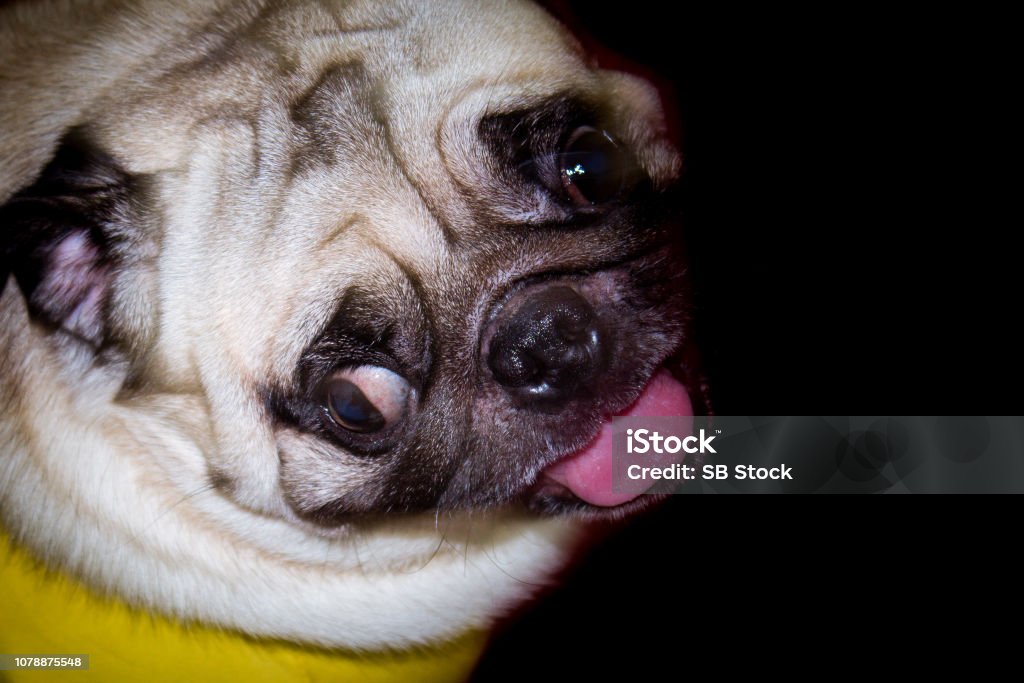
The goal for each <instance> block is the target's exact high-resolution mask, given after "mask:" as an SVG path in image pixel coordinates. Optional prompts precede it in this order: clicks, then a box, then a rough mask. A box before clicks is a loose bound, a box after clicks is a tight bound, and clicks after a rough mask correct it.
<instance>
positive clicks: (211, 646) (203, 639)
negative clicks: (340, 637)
mask: <svg viewBox="0 0 1024 683" xmlns="http://www.w3.org/2000/svg"><path fill="white" fill-rule="evenodd" d="M0 586H2V587H3V588H2V596H3V597H2V603H0V652H4V653H8V654H88V655H89V673H88V674H86V676H87V678H88V679H89V680H93V681H144V682H145V683H163V682H164V681H167V682H169V683H170V682H172V681H173V683H180V682H181V681H231V682H232V683H239V682H241V681H244V682H245V683H264V682H266V683H287V682H288V681H304V682H305V681H360V682H363V681H368V682H371V681H372V682H377V681H380V682H383V681H403V682H404V681H430V682H431V683H434V682H437V681H461V680H464V679H465V678H466V677H467V676H468V675H469V672H470V671H471V669H472V667H473V664H474V663H475V662H476V659H477V657H478V656H479V654H480V651H481V649H482V648H483V644H484V636H483V634H479V633H475V634H470V635H467V636H465V637H463V638H460V639H459V640H457V641H455V642H453V643H450V644H448V645H444V646H442V647H439V648H430V649H421V650H416V651H410V652H401V653H375V654H356V653H352V652H344V651H334V650H324V649H316V648H307V647H301V646H298V645H294V644H292V643H284V642H278V641H263V640H257V639H252V638H248V637H246V636H242V635H239V634H236V633H230V632H225V631H221V630H218V629H214V628H208V627H204V626H191V625H183V624H180V623H178V622H176V621H173V620H171V619H167V618H164V617H158V616H154V615H150V614H146V613H143V612H140V611H138V610H135V609H133V608H130V607H128V606H127V605H126V604H124V603H123V602H121V601H118V600H113V599H106V598H102V597H99V596H97V595H96V594H94V593H92V592H91V591H89V590H88V589H86V588H85V587H84V586H82V585H81V584H80V583H78V582H77V581H74V580H72V579H69V578H67V577H65V576H63V575H60V574H55V573H53V572H49V571H46V570H44V569H43V568H42V567H41V566H40V565H39V563H37V562H36V561H35V560H34V559H33V558H31V557H30V556H29V555H28V554H27V553H26V552H25V551H24V550H22V549H20V548H15V547H13V545H12V543H11V542H10V540H9V539H8V537H7V535H6V534H4V533H3V532H2V531H0ZM64 675H65V676H66V677H67V680H72V677H75V676H78V677H80V676H82V674H81V673H80V672H77V671H69V672H64ZM5 676H6V678H4V680H11V681H21V680H26V681H29V680H31V681H41V680H47V681H48V680H53V679H51V678H48V677H46V676H47V674H46V673H44V672H41V671H5V672H3V673H2V674H0V677H5ZM54 678H59V680H64V678H60V677H59V676H54ZM74 680H78V678H74ZM82 680H85V679H82Z"/></svg>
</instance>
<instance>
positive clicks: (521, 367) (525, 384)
mask: <svg viewBox="0 0 1024 683" xmlns="http://www.w3.org/2000/svg"><path fill="white" fill-rule="evenodd" d="M604 336H605V335H604V333H603V332H602V330H601V326H600V324H599V320H598V316H597V314H596V313H595V312H594V309H593V308H591V306H590V304H589V303H587V301H586V299H584V298H583V297H582V296H580V295H579V294H577V293H576V291H575V290H573V289H572V288H570V287H567V286H565V285H555V286H551V287H547V288H545V289H542V290H540V291H537V292H534V293H531V294H530V295H529V296H528V297H527V298H526V299H525V301H523V302H522V303H521V304H520V305H519V306H518V308H516V309H515V310H514V311H512V312H511V313H510V314H508V315H507V316H506V317H503V318H502V319H500V320H499V323H498V328H497V330H496V332H495V333H494V337H493V338H492V339H491V344H490V350H489V351H488V354H487V364H488V366H489V367H490V369H491V372H492V373H493V375H494V378H495V380H497V382H498V383H499V384H501V385H503V386H504V387H505V388H506V389H507V390H508V391H509V392H510V393H512V394H513V395H515V396H516V397H517V398H519V399H520V400H522V401H523V402H524V403H529V404H535V405H542V404H550V403H551V402H554V401H562V400H565V399H569V398H573V397H575V396H577V395H579V394H580V393H581V392H582V391H584V390H585V388H586V386H587V384H588V382H589V380H591V379H592V378H593V377H594V376H595V375H596V374H597V373H598V372H599V370H600V369H601V366H602V364H603V362H604V358H603V355H604V350H603V347H604V343H605V340H604Z"/></svg>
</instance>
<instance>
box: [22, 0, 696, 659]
mask: <svg viewBox="0 0 1024 683" xmlns="http://www.w3.org/2000/svg"><path fill="white" fill-rule="evenodd" d="M150 11H153V10H152V8H146V9H144V10H138V12H139V13H140V14H142V15H144V16H148V15H145V12H150ZM131 20H133V19H132V18H131V17H129V20H126V21H127V23H126V24H124V25H122V24H117V23H116V21H115V20H109V21H110V22H114V23H112V24H104V29H105V30H107V31H109V32H111V33H114V34H116V30H115V28H111V26H114V27H117V26H121V28H122V30H123V28H124V26H127V25H129V24H130V22H131ZM161 20H162V21H166V22H167V28H166V31H165V32H164V35H161V36H157V35H155V33H156V32H152V31H151V32H150V34H153V35H150V34H147V35H146V36H145V37H138V36H137V35H133V36H132V37H128V36H127V34H125V35H124V36H122V38H121V40H124V41H125V43H124V44H122V45H120V46H119V47H120V52H116V51H115V54H114V56H111V55H110V54H108V53H103V54H102V55H100V56H94V57H93V59H96V60H104V59H109V60H112V61H111V62H110V64H109V65H106V66H103V67H102V68H103V69H109V70H110V72H111V73H114V72H115V71H116V73H117V74H118V76H117V78H112V82H111V83H108V84H106V87H104V88H103V89H102V90H101V91H98V92H95V93H91V94H90V97H88V98H86V100H87V101H84V102H83V103H82V104H81V105H79V103H76V102H65V103H62V104H61V107H62V108H63V109H62V111H66V112H68V113H67V115H66V116H64V118H60V117H58V116H52V117H51V119H50V120H52V121H53V123H52V125H50V127H49V129H47V130H45V131H42V132H39V131H37V130H35V129H32V127H31V126H28V125H27V124H22V125H19V126H18V128H20V131H21V133H20V136H19V137H18V141H14V142H17V143H18V144H19V145H22V146H23V147H24V146H25V145H27V144H30V143H26V142H23V141H21V140H26V139H27V140H30V141H31V144H30V147H31V149H30V150H28V151H26V154H25V158H26V159H27V161H26V162H25V163H26V164H28V165H31V164H32V163H33V159H37V161H35V162H34V163H35V164H36V166H41V165H43V164H41V163H39V161H38V160H41V159H44V158H46V161H45V168H44V169H43V170H42V171H41V174H39V173H38V172H37V173H36V174H34V175H35V177H36V180H35V181H34V182H32V181H31V177H33V174H29V173H25V174H22V175H23V177H26V178H29V181H30V182H31V184H30V185H29V186H28V187H25V185H26V184H27V183H26V182H24V181H20V184H19V183H13V184H12V185H11V186H10V187H5V188H4V190H5V192H7V194H10V193H11V192H13V191H14V190H18V191H17V194H16V195H15V196H14V197H13V198H11V199H10V200H9V201H8V202H7V204H6V205H5V206H4V208H3V216H2V218H3V222H4V223H5V224H6V225H5V229H7V230H9V231H10V230H11V228H16V230H13V232H14V233H16V234H17V235H19V236H20V237H19V238H18V239H16V240H12V241H11V242H10V243H9V244H7V245H6V247H5V250H6V256H7V266H8V268H9V269H10V271H11V272H12V273H13V274H14V275H15V276H16V279H17V283H18V286H19V289H20V291H21V292H22V293H23V294H24V296H25V299H26V301H27V302H28V308H29V310H30V311H31V314H32V316H33V318H34V319H35V320H36V322H37V323H38V322H42V323H44V324H45V326H46V327H45V329H46V330H47V333H46V334H47V339H49V340H50V341H48V342H47V343H50V342H52V341H53V340H54V339H57V338H60V339H62V340H63V341H60V342H59V350H58V351H55V352H54V353H55V354H56V355H57V356H60V357H61V358H64V361H61V362H62V363H64V365H63V366H62V367H63V368H64V369H62V370H61V372H62V373H63V374H62V375H61V376H62V377H63V378H64V379H63V380H62V382H63V384H65V385H68V384H71V385H72V387H73V388H81V390H82V391H86V390H87V389H88V387H89V386H91V385H88V384H87V383H84V380H82V373H92V372H97V371H98V370H97V368H105V370H104V372H107V373H109V374H110V375H111V376H116V378H117V379H116V381H112V386H115V389H114V390H112V393H111V397H110V398H109V400H111V401H112V402H113V403H116V404H117V405H118V406H119V409H128V408H130V410H131V411H133V412H132V414H133V415H136V416H139V415H145V419H144V420H142V419H140V420H139V421H137V422H135V423H129V425H128V426H127V427H125V426H124V425H122V427H121V429H125V430H127V431H129V432H133V433H135V434H142V433H146V434H150V435H152V434H154V433H156V434H159V435H160V438H162V439H163V441H161V442H160V443H159V444H158V445H156V446H153V448H152V449H151V450H152V451H154V452H156V453H157V454H159V457H161V458H163V461H164V462H163V466H164V467H167V466H168V465H167V463H168V462H169V461H173V460H174V458H175V456H173V455H170V454H168V452H170V451H174V444H176V443H179V442H181V441H188V443H189V444H191V446H192V447H193V451H194V455H193V456H192V458H191V460H189V461H188V463H187V465H186V466H183V467H182V469H181V471H180V472H179V473H178V474H176V475H174V476H175V477H176V478H177V482H176V484H175V486H176V487H177V489H178V490H180V491H183V492H186V493H188V492H190V491H204V492H205V493H207V494H208V497H209V498H212V499H215V500H216V502H215V503H209V505H211V506H214V505H215V506H219V507H217V509H218V510H222V512H218V513H216V514H218V515H237V516H238V517H239V519H241V518H242V516H243V515H249V516H250V517H252V518H260V519H267V520H272V523H273V524H277V523H279V522H283V523H284V524H285V525H286V526H285V528H290V529H293V530H294V533H295V534H297V535H300V536H303V537H306V536H309V537H325V538H334V539H338V538H342V537H345V535H346V534H352V533H355V532H353V529H356V528H360V525H373V524H377V523H379V520H380V519H381V518H387V517H388V516H390V515H402V516H404V517H407V518H413V517H416V515H417V513H426V514H425V515H424V517H425V518H429V519H432V520H436V518H437V516H438V515H440V514H445V515H448V516H449V517H453V518H454V516H458V515H460V514H463V512H464V511H480V510H484V509H491V510H510V509H521V508H526V509H530V510H532V512H533V514H537V513H540V514H541V515H544V514H550V513H562V512H567V511H573V512H577V513H583V514H584V515H585V516H602V515H605V516H607V515H615V514H619V513H621V512H622V511H623V510H626V509H629V508H630V507H636V506H639V505H640V502H639V501H635V502H628V501H619V500H617V499H616V500H612V499H610V498H608V496H607V495H606V494H600V493H598V494H595V493H593V491H591V490H589V488H588V487H589V486H590V485H591V484H592V483H593V481H594V479H595V477H597V476H598V475H596V474H594V473H593V472H590V471H589V470H588V468H589V469H593V468H595V467H597V465H595V464H594V462H595V459H594V458H593V457H590V458H589V459H587V458H583V460H582V461H581V462H583V464H580V463H576V464H575V465H574V466H573V467H574V469H572V471H570V472H568V473H567V472H566V470H567V467H566V466H565V464H564V463H565V461H566V460H567V458H570V457H571V456H572V454H574V453H576V454H578V453H580V452H581V451H584V450H586V449H587V448H588V444H590V443H591V442H593V441H594V439H595V437H596V435H597V434H598V433H599V431H600V430H601V429H602V426H603V425H606V423H607V420H608V416H609V415H611V414H613V413H615V412H617V411H621V410H623V409H625V408H627V406H629V405H631V404H633V403H634V402H635V401H636V400H637V399H638V397H641V401H643V400H644V399H643V394H644V392H645V387H647V388H648V389H647V390H646V392H647V393H648V394H650V393H651V391H652V390H651V389H650V386H651V383H650V382H651V377H652V376H654V375H655V373H656V372H657V369H658V368H659V366H661V365H662V364H663V363H664V362H665V360H666V359H667V358H668V357H669V356H670V355H671V354H672V353H673V352H675V351H676V350H677V349H678V348H679V346H680V344H681V342H682V339H683V326H682V314H683V298H682V295H683V291H684V287H683V284H682V282H681V280H680V277H681V273H682V269H681V268H680V265H679V254H678V247H677V241H676V239H675V236H674V234H673V231H672V228H671V226H672V223H671V220H670V219H671V214H672V199H671V197H672V192H671V187H672V184H673V182H674V181H675V180H676V178H677V176H678V172H679V165H680V164H679V158H678V155H677V154H676V152H675V151H674V150H673V149H672V148H671V146H670V145H669V144H668V143H667V142H666V141H665V140H664V139H663V130H664V126H663V124H662V120H661V114H660V109H659V106H658V102H657V97H656V95H655V94H654V93H653V91H652V90H651V88H650V87H649V86H647V85H646V84H644V83H642V82H640V81H637V80H635V79H633V78H631V77H627V76H624V75H621V74H615V73H608V72H603V71H599V70H595V69H593V68H591V66H590V65H588V63H587V62H586V61H585V58H584V57H583V56H582V55H581V54H580V52H579V50H578V48H577V46H576V45H575V43H573V42H572V40H571V39H570V38H569V37H567V36H566V35H565V34H564V33H563V32H562V30H561V29H560V28H559V27H558V26H557V25H556V24H554V23H553V22H552V21H551V20H550V19H548V18H547V17H546V16H545V15H543V13H541V12H540V11H539V10H538V9H536V8H534V7H532V6H528V5H520V4H518V3H491V2H467V3H417V2H411V3H401V2H396V3H378V2H367V3H351V4H345V5H344V6H341V5H338V6H333V5H332V4H330V3H312V2H310V3H302V2H296V3H285V4H273V5H268V6H266V7H263V6H261V5H260V4H259V3H255V4H254V5H253V6H252V7H249V6H247V7H246V8H244V9H240V8H237V7H236V8H235V9H232V10H230V11H229V10H221V11H215V10H210V9H207V8H200V7H198V6H196V7H191V8H189V11H188V12H185V13H184V14H183V15H181V16H167V17H165V18H161ZM105 21H108V20H105ZM105 35H106V34H105ZM106 39H107V40H114V39H113V38H106ZM111 47H113V46H111ZM73 64H75V63H74V62H73ZM91 66H92V68H93V70H96V65H95V64H92V65H91ZM115 66H116V68H115ZM104 73H106V72H105V71H104ZM67 78H68V80H69V81H70V80H72V77H71V76H67ZM25 88H27V86H25ZM39 102H41V100H40V98H39V97H35V99H32V104H30V105H28V106H27V107H26V109H27V113H23V114H22V115H21V116H25V117H28V116H31V115H33V113H34V112H33V107H43V106H52V103H51V104H46V105H44V104H38V103H39ZM72 123H73V124H74V125H71V124H72ZM33 136H34V137H33ZM54 147H56V151H55V152H52V153H50V154H46V150H48V149H52V148H54ZM12 188H13V189H12ZM18 188H21V189H18ZM10 315H11V316H13V315H14V314H13V313H11V314H10ZM11 319H13V318H9V322H8V324H10V325H12V326H13V325H15V323H12V322H10V320H11ZM33 334H36V333H33ZM33 338H36V337H33ZM18 343H19V344H22V346H20V347H17V348H24V345H25V344H27V343H28V342H24V341H22V342H18ZM33 343H37V342H33ZM69 345H70V346H74V347H75V350H73V351H69V350H67V349H68V348H70V346H69ZM15 346H17V345H15ZM55 348H57V347H55ZM69 359H70V360H69ZM68 367H71V368H73V369H72V370H68V369H67V368H68ZM69 373H70V375H69ZM76 373H77V374H76ZM69 376H74V377H75V378H76V379H74V380H73V381H69V380H68V379H67V377H69ZM31 379H32V378H31V377H28V376H27V375H26V376H22V377H21V378H20V379H18V380H16V381H15V385H17V386H22V384H23V383H24V382H27V381H30V380H31ZM35 379H36V381H38V378H35ZM658 382H659V383H658V386H659V387H660V389H659V390H658V391H659V392H660V394H659V396H657V397H654V398H656V399H657V398H663V397H664V395H665V394H672V395H673V396H675V397H676V401H675V403H673V408H674V409H675V410H677V411H679V410H683V409H686V408H688V403H687V402H686V400H685V391H683V390H681V389H679V388H678V383H677V382H674V380H668V379H661V380H658ZM666 387H668V388H666ZM15 391H17V390H15ZM673 392H674V393H673ZM680 394H682V398H679V396H680ZM80 398H84V397H80ZM19 400H20V401H22V405H29V402H28V401H26V400H25V399H24V396H22V397H21V398H20V399H19ZM76 405H77V404H76ZM172 406H173V407H172ZM126 407H127V408H126ZM71 409H73V408H70V407H69V410H71ZM23 412H24V411H23ZM154 421H156V422H159V427H154V426H153V424H154ZM17 429H21V428H17ZM17 429H16V431H17ZM21 431H24V430H21ZM167 434H173V435H174V436H173V439H172V438H170V437H166V436H165V435H167ZM156 440H157V437H152V438H150V439H149V443H151V445H152V442H154V441H156ZM168 442H173V443H171V444H170V445H168ZM200 453H201V459H200V458H199V457H195V454H200ZM595 457H596V456H595ZM181 462H184V460H182V461H181ZM588 463H589V464H588ZM179 464H180V463H179ZM620 502H621V503H622V504H618V503H620ZM223 510H228V511H230V512H224V511H223ZM201 514H203V515H207V516H208V515H209V514H211V513H209V510H207V511H205V512H202V513H201ZM515 514H519V513H515ZM246 519H250V518H249V517H247V518H246ZM245 523H246V524H252V525H255V524H257V522H254V521H251V520H250V521H247V522H245ZM262 523H263V522H260V524H262ZM267 523H268V524H269V523H271V522H267ZM410 523H414V522H410ZM236 526H237V525H236ZM275 528H276V527H275ZM282 533H286V532H279V531H275V534H282ZM29 535H31V534H29ZM252 535H255V534H252ZM261 542H263V543H266V544H269V545H270V546H273V543H274V542H273V541H261ZM272 549H273V550H275V551H280V547H273V548H272ZM399 555H401V553H399ZM534 564H535V565H537V566H541V565H545V563H544V562H539V561H534ZM548 564H550V563H548ZM327 640H330V639H327ZM392 640H395V637H392ZM398 640H401V638H400V637H399V638H398Z"/></svg>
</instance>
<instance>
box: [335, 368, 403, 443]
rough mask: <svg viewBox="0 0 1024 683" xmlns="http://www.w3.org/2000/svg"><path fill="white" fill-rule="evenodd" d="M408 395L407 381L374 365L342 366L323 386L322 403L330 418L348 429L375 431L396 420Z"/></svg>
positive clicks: (363, 431)
mask: <svg viewBox="0 0 1024 683" xmlns="http://www.w3.org/2000/svg"><path fill="white" fill-rule="evenodd" d="M408 397H409V383H408V382H406V381H405V379H404V378H402V377H401V376H399V375H397V374H395V373H393V372H391V371H390V370H387V369H386V368H381V367H376V366H362V367H357V368H346V369H343V370H339V371H338V372H336V373H335V374H334V375H332V376H331V377H330V378H329V379H328V380H327V383H326V385H325V395H324V403H325V407H326V409H327V414H328V415H329V416H330V418H331V420H332V421H333V422H334V423H335V424H336V425H338V426H339V427H342V428H343V429H346V430H348V431H350V432H357V433H369V432H378V431H380V430H382V429H384V428H385V427H388V426H391V425H392V424H394V423H395V422H397V421H398V420H400V419H401V418H402V417H403V416H404V414H405V409H406V404H407V403H408Z"/></svg>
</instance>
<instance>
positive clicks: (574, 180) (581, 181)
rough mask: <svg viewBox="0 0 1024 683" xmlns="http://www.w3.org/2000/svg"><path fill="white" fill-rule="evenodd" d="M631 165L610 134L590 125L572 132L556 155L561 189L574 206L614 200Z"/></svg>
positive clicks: (620, 190) (622, 188)
mask: <svg viewBox="0 0 1024 683" xmlns="http://www.w3.org/2000/svg"><path fill="white" fill-rule="evenodd" d="M630 168H631V164H630V163H629V159H628V157H627V155H626V154H625V152H623V150H622V149H621V148H620V147H619V145H618V144H616V142H615V141H614V140H613V139H612V137H611V136H610V135H609V134H608V133H606V132H604V131H599V130H597V129H596V128H592V127H590V126H581V127H580V128H577V129H576V130H575V131H573V133H572V135H570V136H569V139H568V140H567V142H566V144H565V149H564V150H563V151H562V153H561V155H560V156H559V173H560V174H561V180H562V188H563V189H564V190H565V192H566V194H567V195H568V196H569V199H571V200H572V202H573V203H574V204H576V205H577V206H584V207H585V206H593V205H595V204H604V203H606V202H610V201H613V200H614V199H617V198H618V197H619V196H620V195H621V194H622V192H623V190H624V189H625V187H626V181H627V177H628V176H629V174H630V173H629V171H630Z"/></svg>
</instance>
